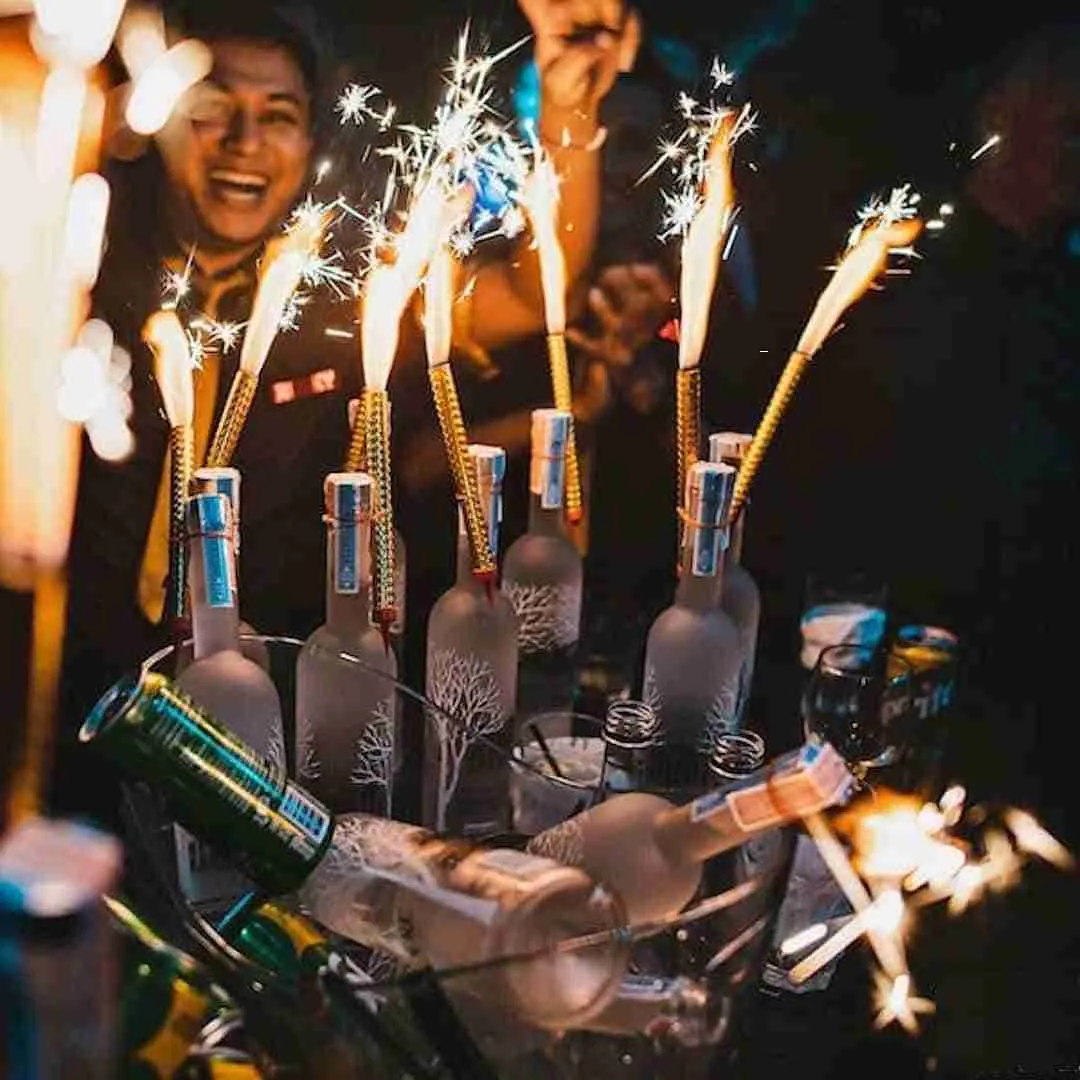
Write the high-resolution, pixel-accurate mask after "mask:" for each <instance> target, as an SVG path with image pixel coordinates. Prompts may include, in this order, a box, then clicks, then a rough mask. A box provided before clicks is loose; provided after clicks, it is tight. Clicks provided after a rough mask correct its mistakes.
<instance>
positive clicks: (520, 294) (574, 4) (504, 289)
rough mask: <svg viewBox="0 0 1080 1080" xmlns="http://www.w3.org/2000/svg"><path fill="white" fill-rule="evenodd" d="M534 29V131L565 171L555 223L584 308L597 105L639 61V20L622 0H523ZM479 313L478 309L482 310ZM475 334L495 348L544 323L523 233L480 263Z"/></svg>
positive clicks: (595, 200) (599, 134)
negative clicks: (508, 248) (499, 254)
mask: <svg viewBox="0 0 1080 1080" xmlns="http://www.w3.org/2000/svg"><path fill="white" fill-rule="evenodd" d="M519 3H520V4H521V8H522V10H523V11H524V13H525V15H526V17H527V18H528V19H529V22H530V24H531V25H532V29H533V33H534V34H535V42H536V44H535V57H536V64H537V68H538V69H539V73H540V118H539V123H538V125H537V136H538V138H539V140H540V142H541V144H542V145H543V146H544V148H545V150H547V151H548V153H549V154H550V155H551V158H552V160H553V162H554V164H555V167H556V170H557V172H558V174H559V177H560V187H559V194H560V200H559V223H560V226H561V229H562V233H561V235H562V241H563V252H564V255H565V258H566V280H567V288H568V293H569V295H568V311H569V312H570V313H571V315H572V314H573V313H574V312H575V311H576V310H577V309H578V308H580V306H581V304H582V302H583V300H584V295H585V292H586V289H587V285H588V282H587V276H588V272H589V269H590V265H591V261H592V257H593V252H594V250H595V247H596V238H597V234H598V230H599V214H600V183H601V172H600V169H601V157H600V153H599V150H600V146H601V145H602V143H603V131H602V129H601V126H600V103H601V102H602V101H603V99H604V96H605V95H606V94H607V92H608V91H609V90H610V89H611V87H612V85H613V84H614V82H615V79H616V78H617V77H618V75H619V72H620V71H628V70H629V69H630V68H631V67H632V66H633V62H634V57H635V55H636V53H637V46H638V40H639V37H640V21H639V19H638V16H637V14H636V13H635V12H633V11H630V10H629V9H628V8H627V7H626V5H625V4H624V3H623V0H519ZM481 313H482V314H481ZM471 322H472V325H471V327H470V330H471V336H472V338H473V340H474V341H475V343H476V344H477V345H480V346H481V347H483V348H486V349H493V348H498V347H499V346H501V345H505V344H507V343H509V342H511V341H513V340H515V339H517V338H521V337H525V336H528V335H530V334H535V333H540V332H542V331H543V329H544V307H543V296H542V293H541V290H540V275H539V266H538V260H537V257H536V252H535V251H533V250H531V237H529V236H528V235H525V236H523V237H522V240H521V242H520V243H519V244H517V245H516V246H515V248H514V249H513V251H512V253H511V255H510V257H509V258H508V259H505V260H499V261H493V262H489V263H487V264H486V265H482V266H481V267H480V269H479V270H478V273H477V279H476V289H475V292H474V294H473V317H472V319H471Z"/></svg>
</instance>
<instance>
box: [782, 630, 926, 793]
mask: <svg viewBox="0 0 1080 1080" xmlns="http://www.w3.org/2000/svg"><path fill="white" fill-rule="evenodd" d="M912 676H913V672H912V669H911V665H910V664H908V663H907V661H905V660H904V659H902V658H901V657H899V656H896V655H895V654H893V653H891V652H886V651H885V650H882V649H876V648H872V647H870V646H867V645H832V646H830V647H829V648H826V649H823V650H822V652H821V655H820V656H819V657H818V661H817V664H816V665H815V666H814V670H813V672H812V673H811V675H810V679H809V681H808V682H807V685H806V689H805V691H804V692H803V697H802V719H803V728H804V731H805V734H806V738H807V739H808V740H816V741H821V742H827V743H830V744H831V745H832V746H833V748H834V749H835V750H836V751H837V753H839V754H840V755H841V756H842V757H843V758H844V760H845V761H847V763H848V766H849V768H850V769H851V770H852V772H853V774H854V775H855V776H856V778H857V779H860V780H864V779H865V777H866V774H867V772H868V771H869V770H870V769H874V768H879V767H881V766H884V765H889V764H891V763H892V762H894V761H896V759H897V758H898V756H899V754H900V751H901V749H902V748H903V745H904V743H905V741H906V737H907V727H908V721H909V719H910V716H911V710H912Z"/></svg>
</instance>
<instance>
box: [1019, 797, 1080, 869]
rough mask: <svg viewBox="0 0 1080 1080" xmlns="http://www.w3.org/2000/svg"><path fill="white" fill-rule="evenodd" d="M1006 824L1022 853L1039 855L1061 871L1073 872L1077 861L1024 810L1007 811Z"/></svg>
mask: <svg viewBox="0 0 1080 1080" xmlns="http://www.w3.org/2000/svg"><path fill="white" fill-rule="evenodd" d="M1004 816H1005V824H1006V825H1007V826H1008V827H1009V831H1010V832H1011V833H1012V834H1013V837H1014V838H1015V840H1016V843H1017V846H1018V847H1019V848H1020V850H1021V851H1028V852H1030V853H1031V854H1032V855H1038V857H1039V858H1040V859H1044V860H1045V861H1046V862H1048V863H1050V864H1051V865H1052V866H1056V867H1057V868H1058V869H1059V870H1072V869H1074V868H1075V866H1076V859H1075V858H1074V857H1073V855H1072V853H1071V852H1070V851H1069V850H1068V848H1066V847H1065V845H1064V844H1062V843H1061V841H1060V840H1058V839H1057V838H1056V837H1054V836H1052V835H1051V834H1050V833H1049V832H1047V830H1046V829H1044V828H1043V827H1042V825H1040V824H1039V823H1038V822H1037V821H1036V820H1035V818H1033V817H1032V816H1031V815H1030V814H1029V813H1027V812H1025V811H1024V810H1017V809H1015V808H1012V809H1009V810H1006V811H1005V815H1004Z"/></svg>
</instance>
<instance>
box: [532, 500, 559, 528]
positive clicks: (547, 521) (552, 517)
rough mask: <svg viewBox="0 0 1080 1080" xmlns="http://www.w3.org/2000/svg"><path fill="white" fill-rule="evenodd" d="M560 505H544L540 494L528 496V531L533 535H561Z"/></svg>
mask: <svg viewBox="0 0 1080 1080" xmlns="http://www.w3.org/2000/svg"><path fill="white" fill-rule="evenodd" d="M562 517H563V515H562V505H561V504H560V505H559V506H555V507H549V506H545V505H544V500H543V496H542V495H537V494H536V493H535V492H533V493H532V494H531V495H530V496H529V532H530V533H532V535H533V536H562V535H563V527H562Z"/></svg>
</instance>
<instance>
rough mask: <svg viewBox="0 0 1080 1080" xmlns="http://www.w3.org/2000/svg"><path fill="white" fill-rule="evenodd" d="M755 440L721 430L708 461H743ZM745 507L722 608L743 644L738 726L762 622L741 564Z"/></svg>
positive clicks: (736, 526) (735, 527)
mask: <svg viewBox="0 0 1080 1080" xmlns="http://www.w3.org/2000/svg"><path fill="white" fill-rule="evenodd" d="M752 440H753V436H752V435H745V434H741V433H738V432H733V431H721V432H717V433H716V434H715V435H710V436H709V460H710V461H716V462H722V463H723V464H725V465H731V466H733V467H734V468H735V469H736V470H737V469H738V468H739V467H740V465H741V464H742V459H743V455H744V454H745V453H746V451H747V449H748V448H749V446H750V443H751V441H752ZM745 527H746V507H745V505H744V506H743V509H742V511H741V513H740V514H739V516H738V517H737V518H736V519H735V521H733V522H732V523H731V542H730V543H729V544H728V549H727V555H726V557H725V559H724V577H723V581H722V584H721V586H720V607H721V608H723V610H724V611H726V612H727V613H728V615H729V616H730V617H731V621H732V622H733V623H734V624H735V629H736V630H738V631H739V640H740V642H741V644H742V668H741V671H740V674H739V698H738V702H737V704H736V706H735V726H736V727H737V728H741V727H742V726H743V724H744V723H745V722H746V706H747V703H748V702H749V700H750V692H751V690H752V689H753V679H754V660H755V658H756V656H757V642H758V626H759V624H760V622H761V591H760V590H759V589H758V586H757V582H756V581H754V579H753V578H752V577H751V576H750V572H749V571H748V570H747V569H746V567H745V566H743V563H742V547H743V530H744V529H745Z"/></svg>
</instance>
